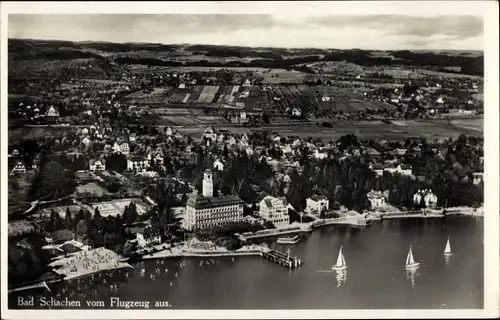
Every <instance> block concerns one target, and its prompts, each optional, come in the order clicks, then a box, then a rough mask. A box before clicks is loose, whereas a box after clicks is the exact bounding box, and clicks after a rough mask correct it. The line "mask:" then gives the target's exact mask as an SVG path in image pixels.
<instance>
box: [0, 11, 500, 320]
mask: <svg viewBox="0 0 500 320" xmlns="http://www.w3.org/2000/svg"><path fill="white" fill-rule="evenodd" d="M0 5H1V7H0V9H1V10H0V12H1V20H0V24H1V34H0V35H1V36H0V44H1V52H0V57H1V65H0V70H1V85H2V86H1V90H0V94H1V103H0V105H1V106H2V108H1V111H0V112H1V113H0V114H1V116H0V119H1V126H0V128H1V140H0V141H1V143H0V146H1V154H0V155H1V180H0V181H1V184H2V188H1V199H2V201H0V204H1V211H0V212H1V213H2V214H1V230H2V232H1V233H0V234H1V240H2V241H1V263H2V268H1V279H2V281H1V298H2V299H1V308H0V309H1V310H2V315H1V316H2V318H5V319H28V318H29V319H55V318H63V319H70V318H71V319H104V318H106V319H111V318H122V319H134V318H148V319H161V318H166V317H168V318H206V319H215V318H233V319H237V318H238V319H243V318H273V319H277V318H304V319H305V318H317V319H319V318H354V319H359V318H366V319H367V318H454V317H460V318H469V317H470V318H490V317H491V318H493V317H498V316H499V304H500V302H499V301H500V296H499V284H500V281H499V260H500V258H499V213H500V211H499V194H500V192H499V185H498V182H499V179H498V177H499V131H498V121H499V98H498V88H499V83H498V82H499V81H498V77H499V75H498V71H499V64H498V2H496V1H367V2H363V1H339V2H335V1H332V2H277V1H269V2H239V1H228V2H221V1H217V2H215V1H211V2H146V1H144V2H127V3H125V2H116V3H114V2H71V3H69V2H60V3H57V2H45V1H43V2H42V1H40V2H2V3H0ZM325 12H331V13H332V14H333V13H335V14H376V13H384V14H388V13H390V14H409V15H418V14H419V13H425V12H433V13H440V14H447V15H448V14H451V15H452V14H470V13H479V14H482V15H483V18H484V40H483V42H484V47H483V48H484V58H485V81H484V83H485V90H484V95H485V116H484V141H485V143H484V147H485V158H486V160H485V191H486V192H485V217H484V219H485V220H486V221H485V223H484V228H485V229H484V239H485V244H484V248H485V254H484V258H485V263H484V283H485V285H484V309H482V310H247V311H246V310H8V309H7V262H6V261H7V214H6V212H7V190H6V184H7V108H6V106H7V59H6V57H7V35H8V33H7V25H8V14H12V13H27V14H28V13H32V14H35V13H46V14H50V13H135V14H141V13H143V14H146V13H150V14H158V13H170V14H176V13H177V14H180V13H185V14H194V13H198V14H206V13H230V14H236V13H246V14H257V13H261V14H262V13H280V14H286V15H288V16H295V15H301V16H303V15H304V14H308V15H309V14H310V15H314V14H324V13H325Z"/></svg>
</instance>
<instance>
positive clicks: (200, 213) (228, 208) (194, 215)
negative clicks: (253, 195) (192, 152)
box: [184, 170, 244, 230]
mask: <svg viewBox="0 0 500 320" xmlns="http://www.w3.org/2000/svg"><path fill="white" fill-rule="evenodd" d="M213 195H214V183H213V176H212V172H211V171H210V170H206V171H205V173H204V174H203V195H201V194H198V193H197V192H196V191H195V192H193V193H192V194H191V195H190V196H189V198H188V201H187V204H186V218H185V220H184V225H185V228H186V229H187V230H196V229H204V228H210V227H215V226H222V225H224V224H226V223H229V222H234V221H239V220H241V219H242V218H243V204H244V202H243V200H241V199H240V198H239V197H238V196H236V195H229V196H220V197H214V196H213Z"/></svg>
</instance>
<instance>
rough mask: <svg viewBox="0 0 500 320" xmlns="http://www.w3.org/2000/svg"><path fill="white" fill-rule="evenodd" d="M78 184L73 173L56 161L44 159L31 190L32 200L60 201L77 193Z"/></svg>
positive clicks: (30, 196)
mask: <svg viewBox="0 0 500 320" xmlns="http://www.w3.org/2000/svg"><path fill="white" fill-rule="evenodd" d="M75 187H76V183H75V177H74V175H73V173H72V172H70V171H66V170H64V168H63V167H62V166H61V165H60V164H59V163H57V162H55V161H49V160H47V159H46V158H45V157H42V159H41V161H40V170H39V172H38V173H37V175H36V176H35V178H34V180H33V183H32V185H31V190H30V195H29V198H30V199H33V200H35V199H45V200H47V199H49V200H52V199H59V198H62V197H64V196H67V195H69V194H71V193H73V192H74V191H75Z"/></svg>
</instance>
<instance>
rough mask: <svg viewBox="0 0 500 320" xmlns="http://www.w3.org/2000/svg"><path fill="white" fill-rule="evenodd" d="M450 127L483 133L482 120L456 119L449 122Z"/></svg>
mask: <svg viewBox="0 0 500 320" xmlns="http://www.w3.org/2000/svg"><path fill="white" fill-rule="evenodd" d="M450 122H451V126H453V127H457V128H463V129H465V130H474V131H478V132H483V130H484V119H483V118H477V119H457V120H451V121H450Z"/></svg>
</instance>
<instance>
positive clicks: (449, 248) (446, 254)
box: [444, 238, 452, 257]
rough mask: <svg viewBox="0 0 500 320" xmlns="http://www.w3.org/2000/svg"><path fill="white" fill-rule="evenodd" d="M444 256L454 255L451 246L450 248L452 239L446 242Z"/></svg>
mask: <svg viewBox="0 0 500 320" xmlns="http://www.w3.org/2000/svg"><path fill="white" fill-rule="evenodd" d="M444 255H445V256H447V257H449V256H451V255H452V253H451V246H450V238H448V240H447V241H446V247H445V248H444Z"/></svg>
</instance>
